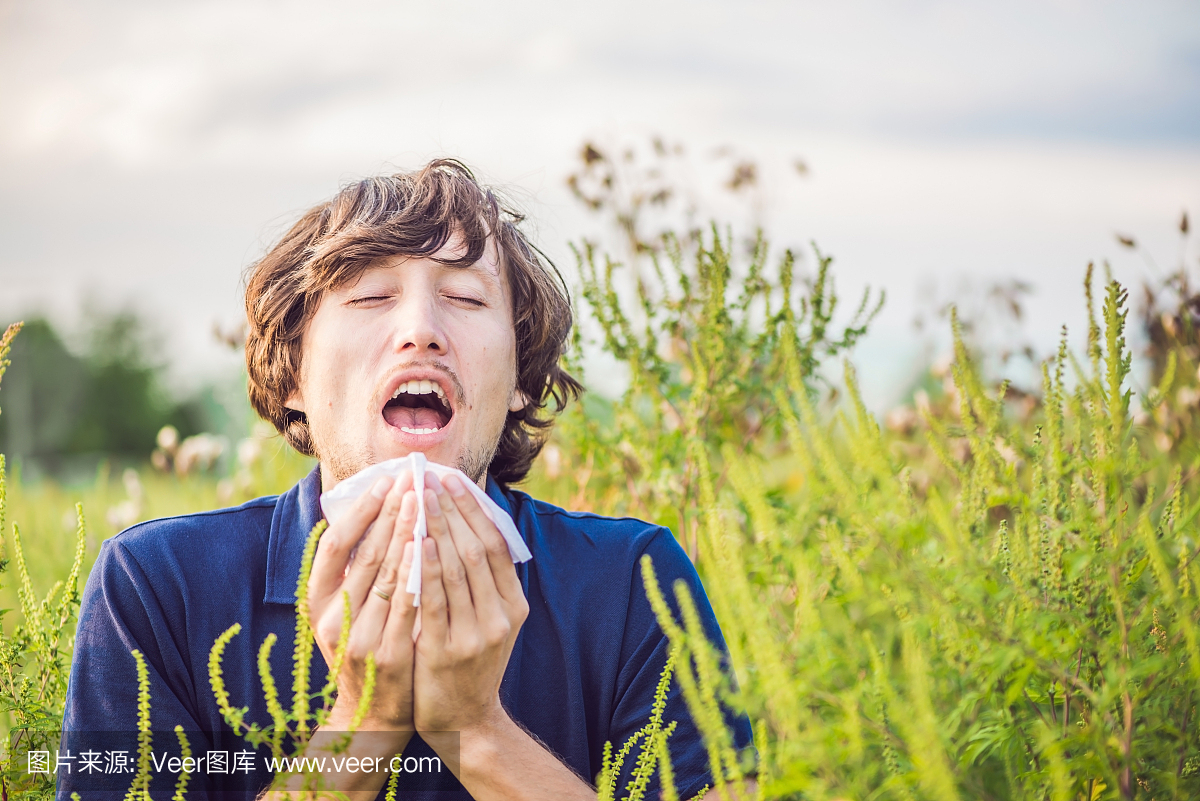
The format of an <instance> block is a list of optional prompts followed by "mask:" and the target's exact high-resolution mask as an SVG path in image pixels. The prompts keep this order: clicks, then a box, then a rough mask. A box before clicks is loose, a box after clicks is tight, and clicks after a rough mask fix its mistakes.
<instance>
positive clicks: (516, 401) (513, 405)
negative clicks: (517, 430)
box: [508, 387, 529, 412]
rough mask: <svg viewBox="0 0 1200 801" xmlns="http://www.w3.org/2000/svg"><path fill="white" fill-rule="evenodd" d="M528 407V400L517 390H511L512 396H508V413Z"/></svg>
mask: <svg viewBox="0 0 1200 801" xmlns="http://www.w3.org/2000/svg"><path fill="white" fill-rule="evenodd" d="M528 405H529V398H528V397H527V396H526V395H525V393H524V392H522V391H521V390H519V389H516V388H515V387H514V388H513V391H512V395H511V396H509V400H508V410H509V411H510V412H519V411H521V410H522V409H524V408H525V407H526V406H528Z"/></svg>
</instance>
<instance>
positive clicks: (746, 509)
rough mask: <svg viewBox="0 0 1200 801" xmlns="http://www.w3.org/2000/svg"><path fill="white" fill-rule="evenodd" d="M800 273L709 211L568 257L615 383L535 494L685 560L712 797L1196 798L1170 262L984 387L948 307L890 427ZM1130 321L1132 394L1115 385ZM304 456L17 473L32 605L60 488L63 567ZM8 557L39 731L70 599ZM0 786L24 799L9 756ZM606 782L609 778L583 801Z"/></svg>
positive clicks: (546, 457)
mask: <svg viewBox="0 0 1200 801" xmlns="http://www.w3.org/2000/svg"><path fill="white" fill-rule="evenodd" d="M815 264H816V265H817V267H816V268H815V269H814V270H813V271H811V273H809V274H805V275H799V274H796V272H797V268H796V261H795V259H794V257H793V256H792V254H786V253H785V254H773V253H772V252H771V251H770V249H769V247H768V246H767V245H766V243H765V242H763V241H762V240H761V239H759V240H757V242H752V243H751V246H750V247H749V248H744V247H742V246H740V245H739V244H738V243H735V242H734V241H732V240H731V239H729V238H727V237H724V236H722V235H721V234H720V233H718V232H717V231H715V230H714V231H710V232H693V233H692V234H689V235H688V236H685V237H678V238H676V237H671V236H667V237H665V238H664V239H662V240H660V241H659V242H658V243H657V244H656V246H655V247H654V248H647V249H646V250H645V251H644V252H642V255H640V256H638V257H637V258H635V259H633V260H631V261H630V262H629V263H628V264H627V265H626V266H625V267H619V266H618V265H616V264H614V263H613V262H612V261H610V260H609V259H607V258H605V257H604V256H602V255H601V254H599V253H597V252H596V251H594V250H591V249H581V251H580V268H581V271H580V275H581V279H582V286H583V291H582V295H583V297H582V301H583V303H582V304H581V306H583V307H584V308H585V309H586V312H587V320H588V323H587V325H586V326H585V330H590V331H592V332H594V333H595V340H596V343H595V346H596V347H601V348H603V349H605V350H606V351H608V352H609V353H610V354H611V355H612V356H613V357H615V358H616V359H617V360H618V361H619V362H621V363H622V364H623V366H624V368H625V369H627V371H628V375H629V378H630V384H629V388H628V390H627V392H626V393H625V394H624V395H623V396H622V397H621V398H619V399H617V400H615V401H606V400H604V399H602V398H599V397H592V398H590V399H588V400H587V401H586V402H584V403H580V404H575V405H573V406H572V407H571V408H569V409H568V411H567V412H566V413H565V414H564V415H563V417H562V419H561V420H560V424H559V425H558V427H557V429H556V432H555V434H554V438H553V440H552V442H551V444H550V446H549V447H548V448H547V450H546V452H545V453H544V454H543V457H542V458H541V460H540V462H539V464H538V466H537V468H536V470H535V474H534V476H533V477H532V478H531V480H530V481H529V486H528V487H527V488H526V489H528V490H529V491H531V492H532V493H533V494H535V495H538V496H540V497H543V498H545V499H547V500H550V501H552V502H556V503H560V504H563V505H566V506H569V507H572V508H576V509H591V510H595V511H598V512H603V513H630V514H635V515H638V516H640V517H643V518H646V519H650V520H655V521H658V522H662V523H664V524H666V525H669V526H670V527H671V528H672V530H673V531H674V532H675V533H676V535H677V537H678V538H679V539H680V541H681V543H682V544H683V545H684V547H685V549H686V550H687V551H688V553H689V554H691V555H692V557H693V559H694V560H695V561H696V564H697V566H698V568H699V570H700V572H701V575H702V577H703V579H704V582H705V586H706V588H707V591H708V593H709V595H710V598H711V600H712V603H713V605H714V608H715V609H716V611H717V615H718V618H719V619H720V621H721V623H722V628H723V630H724V632H725V634H726V637H727V639H728V642H729V647H730V651H731V657H732V664H733V668H734V670H735V671H736V675H737V685H736V687H735V686H734V685H733V684H732V683H731V682H730V680H729V678H728V676H727V675H725V674H724V673H723V672H722V671H721V670H720V668H719V665H718V662H719V660H718V659H717V657H716V656H715V655H714V654H713V653H712V650H711V648H710V647H709V646H708V644H707V642H706V641H705V640H703V638H702V637H697V636H696V634H695V632H694V631H693V629H692V624H691V621H690V620H689V618H688V615H687V614H686V610H687V608H688V599H687V598H686V597H682V598H680V599H679V601H680V604H681V606H682V608H683V610H684V615H683V619H681V620H675V619H673V618H672V617H671V616H670V614H669V612H668V611H667V607H666V606H665V604H664V603H663V594H665V593H671V592H673V589H672V588H669V587H662V588H659V587H657V586H655V585H650V586H648V587H647V591H648V592H650V594H651V598H652V600H655V602H656V603H657V608H658V609H659V610H660V621H661V623H662V625H663V626H664V629H665V630H666V631H667V633H668V635H669V636H670V637H671V639H672V641H673V643H674V644H675V646H676V649H677V655H678V656H677V669H676V680H677V681H679V682H680V683H681V685H682V686H683V688H684V691H685V694H686V695H687V697H688V699H689V704H690V707H691V709H692V712H693V716H694V717H695V718H696V720H697V721H699V722H700V724H701V726H702V728H703V729H704V731H705V734H706V738H707V742H708V743H709V747H710V749H711V756H712V761H713V765H714V766H715V767H716V768H717V769H718V771H717V772H718V773H719V774H720V775H721V776H722V778H723V781H722V789H724V788H725V785H726V784H728V786H729V787H736V786H737V785H738V784H739V783H740V781H741V780H742V778H743V776H744V775H745V774H746V773H747V772H749V771H751V770H753V771H754V772H756V773H757V775H758V790H757V792H758V794H759V797H762V798H805V799H863V800H864V801H865V800H866V799H881V798H895V799H918V798H919V799H925V798H929V799H940V800H941V801H950V799H960V798H961V799H974V798H980V799H1026V798H1028V799H1034V798H1037V799H1043V798H1052V799H1098V798H1147V799H1149V798H1154V799H1159V800H1160V801H1161V800H1162V799H1182V798H1195V797H1198V796H1200V738H1198V737H1197V726H1196V714H1195V706H1196V699H1197V693H1196V691H1197V690H1198V689H1200V627H1198V622H1197V621H1198V616H1200V601H1198V599H1200V564H1197V563H1196V556H1197V553H1198V551H1197V549H1198V546H1200V542H1198V539H1200V538H1197V536H1196V534H1195V532H1196V520H1197V516H1198V514H1200V493H1198V492H1197V490H1198V476H1197V457H1198V452H1197V448H1196V438H1195V433H1196V429H1197V423H1198V422H1200V411H1198V409H1197V407H1198V405H1200V378H1198V375H1197V368H1198V367H1200V347H1198V343H1200V338H1198V336H1197V328H1196V323H1197V320H1196V318H1195V312H1194V309H1195V308H1196V305H1195V299H1194V298H1193V297H1192V296H1191V295H1190V293H1189V292H1188V289H1187V284H1186V280H1185V279H1184V278H1183V277H1182V276H1180V280H1179V281H1178V282H1177V283H1176V284H1173V285H1172V286H1173V287H1174V289H1173V291H1174V294H1170V293H1166V294H1163V295H1161V297H1165V298H1167V300H1168V301H1169V302H1162V301H1160V304H1159V305H1158V306H1156V307H1153V308H1152V309H1151V310H1150V311H1149V312H1147V314H1146V315H1144V316H1143V317H1141V318H1140V322H1139V318H1134V317H1132V316H1131V313H1130V308H1129V305H1130V304H1129V301H1128V297H1127V293H1126V290H1125V289H1124V288H1122V287H1120V286H1119V285H1117V284H1115V283H1111V282H1109V283H1105V282H1101V281H1100V280H1099V279H1097V278H1094V277H1093V275H1092V271H1091V270H1089V271H1088V274H1087V282H1086V285H1085V286H1086V288H1081V293H1080V303H1087V304H1088V307H1089V311H1090V312H1091V315H1090V319H1091V320H1092V324H1091V327H1090V330H1089V332H1088V338H1087V341H1088V345H1087V348H1086V350H1085V351H1084V352H1082V353H1078V354H1074V353H1071V352H1069V351H1068V350H1067V348H1066V346H1065V344H1064V346H1063V348H1062V349H1061V350H1060V352H1059V353H1058V355H1057V356H1056V357H1054V358H1052V359H1050V360H1048V361H1047V362H1045V363H1044V365H1043V377H1044V381H1043V384H1042V386H1041V387H1039V388H1029V391H1023V392H1018V391H1016V390H1014V389H1012V388H1010V387H1008V386H1007V385H1006V384H1003V383H999V384H997V383H996V382H994V381H992V380H991V379H989V378H988V377H986V376H984V375H982V374H981V372H980V370H979V368H978V364H979V361H980V356H981V355H983V354H979V353H973V352H972V351H971V348H970V347H969V345H968V343H966V342H964V340H963V338H962V336H961V335H960V332H959V329H958V327H957V322H956V321H951V322H950V325H951V326H952V327H953V328H954V331H955V333H956V351H955V358H954V361H953V363H952V364H951V365H950V366H949V367H948V368H947V369H946V370H945V371H944V372H943V373H940V374H938V375H931V376H930V381H931V384H930V386H931V388H932V390H933V391H931V392H923V393H918V394H916V395H914V398H913V401H912V404H911V405H910V406H906V407H902V408H900V409H897V410H894V411H893V413H891V414H889V415H888V419H887V422H886V425H881V424H880V422H879V421H877V420H876V419H875V418H874V417H872V416H871V415H870V414H869V413H867V411H866V410H865V409H864V407H863V406H862V404H861V402H860V401H859V399H858V396H857V392H856V389H855V379H854V370H853V368H852V366H851V363H850V362H849V361H847V362H845V364H844V368H843V378H842V379H841V380H839V381H837V382H834V383H832V384H831V383H829V382H826V381H824V380H823V379H821V378H820V376H821V375H823V374H825V372H827V368H828V367H829V366H830V365H831V364H836V360H837V359H838V358H840V357H843V356H845V355H847V354H849V353H850V351H851V350H852V348H853V345H854V343H855V341H856V340H857V339H858V338H859V337H861V336H862V335H863V333H864V332H865V330H866V327H867V326H868V324H869V321H870V318H871V316H872V310H873V309H874V308H876V307H877V303H878V300H877V298H876V297H874V296H871V295H866V296H864V297H863V298H862V300H861V303H860V304H857V305H856V306H855V308H854V309H852V310H851V311H852V312H854V313H852V314H850V315H845V316H841V317H836V318H835V311H836V310H837V303H836V298H835V296H834V294H833V292H832V288H831V284H830V282H829V261H828V260H827V259H824V258H822V257H821V256H820V254H818V255H817V259H816V260H815ZM630 272H635V273H636V275H637V277H638V280H629V274H630ZM855 309H856V310H857V311H855ZM835 319H836V320H838V321H840V322H837V323H836V324H835ZM1137 324H1141V325H1144V326H1146V328H1147V331H1148V333H1149V338H1150V341H1151V351H1150V352H1149V353H1147V354H1143V355H1141V356H1142V357H1143V358H1145V359H1146V366H1147V372H1148V374H1149V375H1150V379H1151V382H1150V387H1151V388H1150V389H1149V390H1148V391H1147V392H1146V393H1145V394H1144V396H1143V397H1139V398H1136V399H1135V398H1134V397H1133V396H1132V392H1131V390H1130V389H1129V387H1130V383H1131V379H1130V371H1131V369H1132V367H1131V360H1132V355H1133V354H1131V352H1130V349H1129V347H1128V346H1127V344H1126V342H1127V339H1128V335H1129V328H1130V326H1132V325H1137ZM1064 342H1065V340H1064ZM576 344H577V348H578V347H582V346H583V343H578V342H577V343H576ZM578 357H579V350H578V349H577V350H576V351H575V352H574V353H573V355H572V359H578ZM823 370H824V371H823ZM309 468H310V463H309V462H307V461H306V460H304V459H301V458H299V457H296V456H295V455H294V454H289V453H288V452H287V451H286V450H284V449H283V448H282V446H281V445H280V443H279V440H278V439H277V438H272V437H267V436H260V437H259V438H258V439H255V440H253V441H252V442H251V444H250V445H247V446H245V452H244V458H243V459H242V460H241V462H240V463H239V466H238V468H237V471H238V472H237V473H235V474H234V475H231V476H222V477H218V476H215V475H211V474H207V473H193V474H191V475H187V476H184V477H178V476H175V475H173V474H169V473H164V472H161V471H158V470H155V469H153V468H151V467H149V466H147V467H146V468H145V469H142V470H140V471H137V472H136V473H126V474H122V475H110V474H107V473H105V472H104V471H103V470H102V471H101V473H100V474H99V475H98V476H97V477H96V480H95V481H94V482H93V483H91V484H90V485H88V486H85V487H81V488H70V489H67V488H63V487H60V486H56V485H55V484H53V483H51V482H39V483H35V484H26V483H25V482H23V481H21V480H20V479H19V477H13V476H10V481H9V486H8V493H7V494H8V508H7V519H8V520H9V521H13V522H15V523H16V524H18V525H19V526H20V531H21V537H22V545H23V549H24V560H23V561H24V564H25V565H27V566H28V574H29V579H30V581H31V582H32V592H33V593H36V595H37V597H42V596H44V595H45V594H46V593H47V591H49V590H50V587H51V585H52V583H53V582H55V581H58V580H60V579H63V578H66V577H67V574H68V573H69V572H70V570H71V566H72V554H73V553H74V551H75V538H76V527H75V523H74V522H73V511H72V506H73V504H74V503H75V502H77V501H78V502H81V503H82V505H83V509H84V512H85V514H86V515H87V520H88V523H87V526H86V528H85V534H84V535H83V539H84V543H85V545H86V546H87V551H86V553H87V556H86V557H84V558H83V561H82V572H81V573H80V578H81V579H82V577H83V576H84V575H86V571H87V567H88V566H89V565H90V560H91V559H92V558H94V555H95V552H96V546H97V544H98V543H99V542H100V541H102V540H103V539H104V538H106V537H107V536H110V535H111V534H113V533H114V532H115V531H116V529H117V527H118V526H119V525H120V524H121V523H130V522H133V521H134V520H136V519H145V518H149V517H155V516H160V515H166V514H177V513H181V512H187V511H192V510H198V509H205V508H212V507H214V506H217V505H220V504H222V503H229V502H235V501H236V500H238V499H240V498H243V497H250V496H253V495H257V494H266V493H273V492H278V491H281V490H283V489H286V488H287V487H288V486H290V485H291V484H292V483H293V482H294V481H295V480H296V479H297V478H298V477H299V476H301V475H303V473H304V472H306V471H307V470H308V469H309ZM12 533H13V530H12V529H11V528H10V529H9V530H8V531H7V533H6V536H7V537H8V541H7V545H6V548H7V554H8V555H9V557H10V559H11V558H13V557H14V556H15V555H16V553H17V551H16V547H15V545H16V543H15V542H14V540H13V538H12ZM14 561H15V564H14V565H10V572H9V573H8V574H7V580H6V583H5V587H4V589H3V593H4V602H5V605H6V606H8V607H9V608H12V609H21V610H22V611H21V612H20V616H19V617H18V613H16V612H11V613H9V615H8V617H7V618H6V620H5V627H6V632H7V634H6V650H5V651H4V665H3V667H4V668H5V669H6V670H7V671H8V677H7V678H5V679H3V680H0V685H2V686H0V691H2V692H3V694H4V696H5V698H6V700H7V701H8V707H9V709H8V715H9V725H10V726H11V727H13V730H14V731H25V732H37V731H42V732H52V730H53V720H54V715H55V714H56V712H60V711H61V692H62V689H63V687H64V684H63V682H64V681H65V673H64V671H65V658H66V655H67V654H68V653H69V650H70V649H69V636H70V620H69V615H70V613H71V610H72V609H73V604H75V603H77V596H76V595H75V594H74V593H72V591H71V587H70V582H68V585H67V587H66V588H65V589H60V590H58V591H57V593H56V594H55V595H54V597H53V598H52V599H51V601H50V602H49V603H48V604H46V605H45V606H44V607H42V608H41V610H40V611H39V607H38V604H37V603H36V602H35V600H34V596H33V595H32V594H30V592H28V591H24V592H23V591H21V588H22V586H23V582H22V577H21V564H20V562H21V560H19V559H16V560H14ZM14 571H15V572H14ZM22 671H23V673H22ZM31 677H43V678H41V679H40V684H38V683H37V682H35V681H33V680H32V678H31ZM45 677H50V678H48V679H47V678H45ZM722 704H727V705H731V706H734V707H736V708H739V709H742V710H745V711H746V712H747V713H748V714H749V715H750V717H751V719H752V720H753V721H754V724H755V730H756V743H757V746H758V750H759V762H758V764H757V766H751V765H750V764H748V763H747V762H746V755H740V754H735V753H733V752H732V750H731V749H730V748H729V747H728V745H727V742H726V737H725V733H724V730H723V727H722V725H721V705H722ZM31 736H32V735H31ZM663 736H665V734H664V732H663V730H662V729H655V728H653V727H651V728H650V729H648V730H647V733H646V738H647V740H648V741H650V742H651V743H654V742H657V740H656V739H655V738H661V737H663ZM620 745H621V744H619V743H618V744H614V746H616V747H620ZM644 764H645V765H646V766H647V769H654V768H656V766H655V764H654V758H653V755H651V756H650V757H647V758H646V760H645V763H644ZM662 767H663V766H661V765H659V766H657V769H660V770H661V769H662ZM5 780H6V782H7V783H8V785H7V786H8V788H9V790H10V792H15V793H18V794H19V793H21V792H25V791H28V792H29V793H31V794H37V793H39V792H44V791H45V789H46V788H45V787H24V786H23V785H22V784H21V781H20V778H19V776H18V774H17V773H16V772H15V768H13V766H11V765H10V766H8V770H7V771H6V774H5ZM627 795H632V796H634V797H636V795H637V793H636V791H634V792H632V793H630V792H629V790H628V788H621V787H616V788H607V787H604V786H603V782H602V797H615V798H621V797H626V796H627ZM668 797H670V795H668Z"/></svg>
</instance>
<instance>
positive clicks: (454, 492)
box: [444, 476, 525, 603]
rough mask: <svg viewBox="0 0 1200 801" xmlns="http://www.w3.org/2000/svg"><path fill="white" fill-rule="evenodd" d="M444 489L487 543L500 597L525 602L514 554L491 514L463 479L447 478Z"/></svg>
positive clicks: (485, 543)
mask: <svg viewBox="0 0 1200 801" xmlns="http://www.w3.org/2000/svg"><path fill="white" fill-rule="evenodd" d="M444 486H445V488H446V491H447V492H449V493H450V496H451V497H452V498H453V499H454V503H455V506H456V507H457V509H458V512H459V514H461V515H462V518H463V520H465V521H466V522H467V525H469V526H470V527H471V530H472V531H474V532H475V534H476V535H477V536H478V537H479V540H480V542H482V543H483V547H484V548H485V549H487V558H488V564H489V565H490V566H491V568H492V578H493V580H494V581H495V583H496V590H497V591H498V592H499V593H500V596H501V597H502V598H504V600H506V601H508V602H509V603H516V602H517V601H518V599H524V597H525V590H524V588H522V587H521V580H520V579H519V578H517V568H516V566H515V565H514V564H513V560H512V554H511V553H509V551H508V543H507V542H505V541H504V535H503V534H501V533H500V529H499V528H497V527H496V524H495V523H494V522H492V519H491V518H490V517H488V516H487V512H485V511H483V507H482V506H480V505H479V501H477V500H476V499H475V496H474V495H472V494H471V493H470V491H469V490H468V489H467V488H466V486H465V485H464V484H463V482H462V479H460V478H458V477H457V476H447V477H446V481H445V482H444Z"/></svg>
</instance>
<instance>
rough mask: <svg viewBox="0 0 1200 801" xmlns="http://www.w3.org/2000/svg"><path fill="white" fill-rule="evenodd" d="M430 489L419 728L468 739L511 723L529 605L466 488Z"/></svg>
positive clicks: (437, 485)
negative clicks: (508, 690) (507, 677)
mask: <svg viewBox="0 0 1200 801" xmlns="http://www.w3.org/2000/svg"><path fill="white" fill-rule="evenodd" d="M425 481H426V483H427V489H426V490H425V520H426V530H427V532H428V534H429V536H428V537H427V538H426V539H425V541H424V544H423V547H424V553H423V558H422V575H421V635H420V637H419V638H418V639H417V646H416V648H417V653H416V668H415V672H414V676H413V686H414V699H413V704H414V720H415V722H416V727H417V731H421V732H439V731H443V732H450V731H453V732H461V733H462V735H463V736H464V737H465V736H468V735H469V733H470V732H471V731H473V730H486V729H488V728H489V727H491V726H493V725H497V724H500V723H503V722H509V723H510V721H509V720H508V715H507V714H506V713H505V712H504V709H503V707H501V705H500V680H501V679H502V678H503V677H504V669H505V668H506V667H507V666H508V657H509V655H510V654H511V653H512V649H513V643H514V642H515V641H516V639H517V632H519V631H520V630H521V625H522V624H523V623H524V622H525V618H526V617H527V616H528V614H529V604H528V602H527V601H526V600H525V592H524V590H523V589H522V588H521V582H520V580H519V579H518V578H517V571H516V568H515V567H514V566H513V561H512V556H510V555H509V552H508V545H507V543H505V541H504V537H503V536H502V535H501V534H500V531H499V529H497V528H496V525H495V523H493V522H492V521H491V520H490V519H489V518H488V516H487V515H486V514H485V513H484V511H483V509H482V507H480V505H479V503H478V501H476V500H475V498H474V497H473V496H472V495H471V493H470V492H468V490H467V488H466V487H465V486H463V484H462V482H461V480H460V479H458V478H457V477H455V476H448V477H447V478H446V480H445V484H444V485H443V484H442V483H441V482H439V481H438V479H437V477H436V476H434V475H433V474H432V473H427V474H426V477H425ZM431 744H432V743H431ZM435 748H436V745H435Z"/></svg>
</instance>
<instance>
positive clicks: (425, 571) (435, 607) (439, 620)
mask: <svg viewBox="0 0 1200 801" xmlns="http://www.w3.org/2000/svg"><path fill="white" fill-rule="evenodd" d="M426 511H427V512H428V510H426ZM448 612H449V610H448V609H447V607H446V591H445V589H443V587H442V565H441V562H440V561H439V560H438V547H437V541H436V540H434V539H433V537H426V538H425V539H424V540H422V542H421V638H420V639H419V640H417V642H418V643H422V642H431V643H435V644H438V645H441V644H444V643H445V642H446V640H447V635H448V633H449V631H450V621H449V620H448V619H447V617H446V616H447V614H448Z"/></svg>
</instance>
